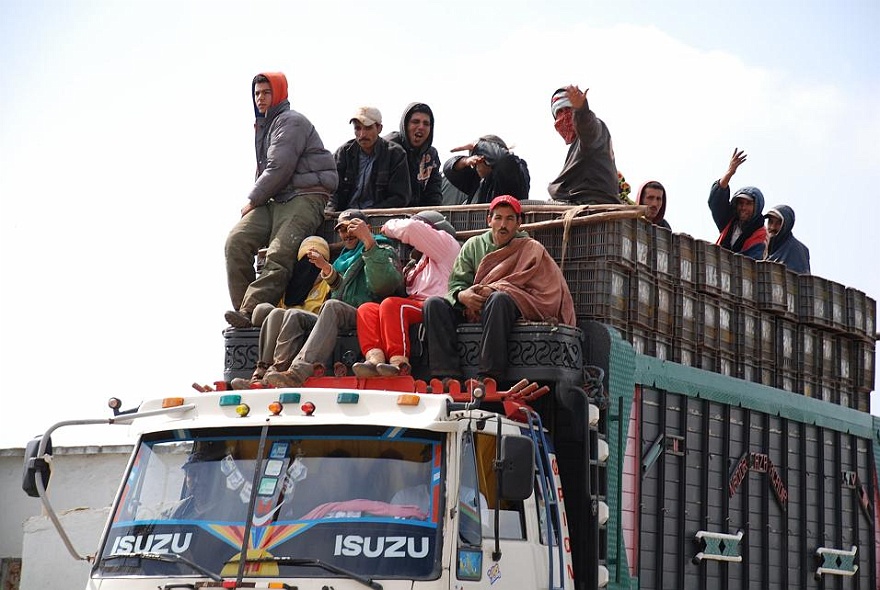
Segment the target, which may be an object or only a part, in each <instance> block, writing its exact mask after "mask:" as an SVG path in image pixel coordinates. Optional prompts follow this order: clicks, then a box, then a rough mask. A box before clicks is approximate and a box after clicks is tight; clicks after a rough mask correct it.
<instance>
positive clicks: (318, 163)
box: [226, 72, 339, 328]
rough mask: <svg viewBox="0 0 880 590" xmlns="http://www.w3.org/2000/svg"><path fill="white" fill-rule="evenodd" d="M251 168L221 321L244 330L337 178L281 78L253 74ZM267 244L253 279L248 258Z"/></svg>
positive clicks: (268, 298) (288, 265)
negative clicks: (253, 171) (229, 301)
mask: <svg viewBox="0 0 880 590" xmlns="http://www.w3.org/2000/svg"><path fill="white" fill-rule="evenodd" d="M251 87H252V89H253V93H252V94H253V101H254V113H255V115H256V123H255V124H254V130H255V132H256V138H255V150H256V156H257V173H256V182H255V183H254V188H253V189H252V190H251V193H250V195H248V200H247V203H246V204H245V206H244V207H242V209H241V219H240V220H239V221H238V223H237V224H236V225H235V227H233V228H232V231H231V232H229V236H228V237H227V238H226V282H227V284H228V286H229V297H230V298H231V299H232V306H233V307H234V309H233V310H231V311H227V312H226V321H228V322H229V323H230V324H231V325H232V326H233V327H235V328H247V327H250V326H251V325H252V324H251V314H252V313H253V311H254V308H255V307H256V306H257V304H259V303H272V304H275V303H278V301H279V300H280V299H281V297H282V296H283V295H284V290H285V288H286V287H287V283H288V281H289V280H290V273H291V270H292V268H293V265H294V263H295V262H296V253H297V251H298V250H299V245H300V243H301V242H302V240H303V238H305V237H307V236H310V235H313V234H316V233H318V228H319V227H320V225H321V223H322V222H323V221H324V207H325V206H326V204H327V201H328V200H329V198H330V195H332V194H333V191H335V190H336V186H337V184H338V182H339V176H338V174H337V173H336V163H335V161H334V159H333V155H332V154H331V153H330V152H329V151H327V150H326V149H324V144H323V143H322V142H321V138H320V137H319V136H318V132H317V131H316V130H315V127H314V125H312V124H311V123H310V122H309V120H308V119H306V118H305V117H304V116H303V115H301V114H300V113H298V112H296V111H294V110H292V109H291V108H290V102H289V101H288V100H287V78H286V77H285V76H284V74H282V73H280V72H272V73H262V74H258V75H257V76H256V77H255V78H254V79H253V82H252V83H251ZM264 247H268V248H267V251H266V261H265V265H264V266H263V269H262V271H261V272H260V275H259V276H256V273H255V271H254V256H256V254H257V251H259V250H260V248H264Z"/></svg>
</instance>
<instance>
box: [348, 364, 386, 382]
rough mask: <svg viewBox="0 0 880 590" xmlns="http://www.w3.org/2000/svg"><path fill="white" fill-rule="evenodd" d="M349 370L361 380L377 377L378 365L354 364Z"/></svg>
mask: <svg viewBox="0 0 880 590" xmlns="http://www.w3.org/2000/svg"><path fill="white" fill-rule="evenodd" d="M351 370H352V371H354V374H355V376H357V377H361V378H366V377H378V376H379V370H378V365H377V364H376V363H371V362H369V361H364V362H362V363H355V364H353V365H352V366H351Z"/></svg>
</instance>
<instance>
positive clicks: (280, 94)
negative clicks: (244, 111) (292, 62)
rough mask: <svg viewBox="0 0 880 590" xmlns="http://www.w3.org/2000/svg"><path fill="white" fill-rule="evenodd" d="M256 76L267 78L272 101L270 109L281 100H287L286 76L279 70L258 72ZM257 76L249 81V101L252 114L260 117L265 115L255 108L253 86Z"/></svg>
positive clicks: (254, 86) (255, 83) (255, 84)
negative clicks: (251, 104)
mask: <svg viewBox="0 0 880 590" xmlns="http://www.w3.org/2000/svg"><path fill="white" fill-rule="evenodd" d="M257 76H266V78H267V79H268V80H269V86H271V87H272V103H271V104H270V105H269V109H270V110H271V109H272V107H275V106H278V105H279V104H281V102H283V101H285V100H287V76H285V75H284V74H282V73H281V72H260V73H259V74H257ZM257 76H254V79H253V80H252V81H251V102H252V103H253V105H254V116H255V117H257V118H260V117H264V116H265V115H263V114H262V113H261V112H260V111H258V110H257V101H256V100H255V99H254V88H256V86H257Z"/></svg>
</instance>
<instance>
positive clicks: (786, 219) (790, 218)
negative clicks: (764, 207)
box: [764, 205, 794, 245]
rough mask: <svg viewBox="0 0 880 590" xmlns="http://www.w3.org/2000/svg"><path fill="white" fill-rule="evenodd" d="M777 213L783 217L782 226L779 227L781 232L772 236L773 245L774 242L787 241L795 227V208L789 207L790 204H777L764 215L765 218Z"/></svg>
mask: <svg viewBox="0 0 880 590" xmlns="http://www.w3.org/2000/svg"><path fill="white" fill-rule="evenodd" d="M772 213H776V214H777V215H779V217H781V218H782V227H781V228H779V233H778V234H776V235H775V236H773V237H772V238H770V242H771V245H772V244H774V243H775V244H781V243H782V242H785V241H786V240H787V239H788V237H789V236H790V235H791V230H793V229H794V209H792V208H791V207H789V206H788V205H776V206H775V207H773V208H772V209H770V210H769V211H767V215H764V218H765V219H766V218H767V217H769V216H770V214H772Z"/></svg>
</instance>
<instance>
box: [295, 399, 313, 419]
mask: <svg viewBox="0 0 880 590" xmlns="http://www.w3.org/2000/svg"><path fill="white" fill-rule="evenodd" d="M299 409H301V410H302V413H303V415H304V416H311V415H313V414H314V413H315V404H313V403H312V402H306V403H304V404H303V405H301V406H300V407H299Z"/></svg>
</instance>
